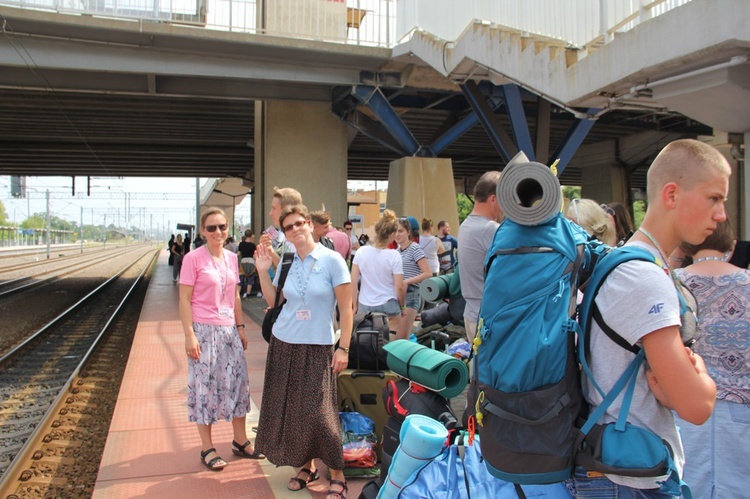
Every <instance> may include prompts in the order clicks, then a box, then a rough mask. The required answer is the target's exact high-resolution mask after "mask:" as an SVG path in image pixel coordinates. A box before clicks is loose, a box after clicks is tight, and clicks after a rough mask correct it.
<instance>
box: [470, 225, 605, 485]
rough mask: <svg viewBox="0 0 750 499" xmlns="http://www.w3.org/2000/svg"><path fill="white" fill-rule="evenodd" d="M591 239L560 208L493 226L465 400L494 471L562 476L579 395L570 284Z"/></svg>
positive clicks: (529, 478)
mask: <svg viewBox="0 0 750 499" xmlns="http://www.w3.org/2000/svg"><path fill="white" fill-rule="evenodd" d="M597 243H598V242H597ZM597 243H589V236H588V234H587V233H586V232H585V231H584V230H583V229H582V228H581V227H579V226H578V225H576V224H574V223H572V222H570V221H569V220H567V219H565V218H563V217H562V215H560V214H559V213H558V214H557V215H555V216H554V217H552V218H551V220H549V221H547V222H546V223H544V224H541V225H535V226H527V225H521V224H518V223H515V222H514V221H512V220H505V222H503V224H502V225H501V226H500V227H499V228H498V230H497V232H496V233H495V237H494V240H493V242H492V245H491V246H490V250H489V251H488V253H487V258H486V260H485V281H484V295H483V298H482V306H481V310H480V314H479V321H478V325H477V338H476V339H475V343H474V344H475V356H474V385H473V387H472V390H473V391H474V393H470V394H469V400H470V401H472V402H473V403H474V404H475V406H474V407H473V409H474V412H475V414H476V419H477V424H478V425H479V426H480V427H479V433H480V434H481V436H482V455H483V456H484V458H485V463H486V465H487V468H488V470H489V471H490V473H491V474H492V475H493V476H495V477H497V478H500V479H502V480H505V481H508V482H511V483H516V484H542V483H554V482H560V481H562V480H565V479H566V478H569V477H570V476H571V472H572V469H573V465H574V455H575V445H576V440H577V436H578V432H577V430H576V428H575V423H576V420H577V419H578V418H579V416H580V413H581V406H582V400H583V398H582V394H581V388H580V370H579V367H578V362H577V358H576V349H575V336H576V335H575V332H576V331H577V329H578V325H577V323H576V321H575V313H576V293H577V287H578V278H579V275H580V272H581V270H582V269H584V268H588V267H590V266H591V265H592V255H595V254H596V247H600V246H599V245H598V244H597ZM469 409H472V408H471V407H470V408H469Z"/></svg>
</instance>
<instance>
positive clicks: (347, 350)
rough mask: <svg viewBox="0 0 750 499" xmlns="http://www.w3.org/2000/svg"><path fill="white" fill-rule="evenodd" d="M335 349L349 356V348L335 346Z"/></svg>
mask: <svg viewBox="0 0 750 499" xmlns="http://www.w3.org/2000/svg"><path fill="white" fill-rule="evenodd" d="M336 348H338V349H339V350H343V351H344V353H345V354H347V355H348V354H349V348H344V347H342V346H341V345H339V346H337V347H336Z"/></svg>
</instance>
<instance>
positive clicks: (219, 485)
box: [93, 250, 367, 499]
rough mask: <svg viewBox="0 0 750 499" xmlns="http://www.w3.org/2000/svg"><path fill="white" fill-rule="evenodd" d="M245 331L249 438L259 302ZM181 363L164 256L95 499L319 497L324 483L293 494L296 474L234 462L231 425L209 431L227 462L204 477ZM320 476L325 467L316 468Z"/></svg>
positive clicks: (357, 482) (353, 491)
mask: <svg viewBox="0 0 750 499" xmlns="http://www.w3.org/2000/svg"><path fill="white" fill-rule="evenodd" d="M242 305H243V310H244V311H245V315H246V316H245V317H244V322H245V323H246V324H247V336H248V348H247V351H246V353H245V357H246V358H247V364H248V369H249V372H250V398H251V412H250V413H249V414H248V417H247V426H248V435H249V436H250V438H251V440H252V439H253V438H254V435H255V434H254V433H253V432H252V431H250V428H251V427H252V426H256V425H257V421H258V415H259V405H260V402H261V394H262V390H263V375H264V372H265V361H266V352H267V345H266V342H265V341H263V338H262V337H261V333H260V326H259V325H258V323H257V322H256V320H258V319H260V318H262V316H263V311H262V309H263V307H264V306H265V301H264V300H263V299H261V298H249V299H247V300H243V302H242ZM186 382H187V362H186V359H185V354H184V340H183V334H182V327H181V325H180V319H179V313H178V286H177V285H174V284H173V283H172V268H171V267H169V266H168V265H167V252H166V251H165V250H164V251H162V254H161V255H160V257H159V260H158V263H157V266H156V269H155V271H154V274H153V276H152V278H151V283H150V285H149V289H148V293H147V295H146V299H145V301H144V304H143V309H142V311H141V315H140V319H139V322H138V326H137V329H136V332H135V338H134V340H133V347H132V350H131V353H130V358H129V360H128V365H127V368H126V370H125V375H124V379H123V382H122V386H121V387H120V393H119V396H118V400H117V405H116V407H115V412H114V415H113V418H112V424H111V426H110V428H109V435H108V437H107V444H106V446H105V449H104V455H103V457H102V461H101V465H100V468H99V475H98V477H97V482H96V486H95V489H94V493H93V498H94V499H125V498H128V499H131V498H162V497H179V498H180V499H193V498H195V499H198V498H200V499H207V498H214V497H220V498H222V499H231V498H258V499H270V498H295V499H304V498H306V497H313V498H323V497H325V495H326V492H327V490H328V481H327V480H318V481H316V482H314V483H311V484H310V486H309V488H307V489H303V490H301V491H296V492H292V491H289V490H287V488H286V484H287V482H288V480H289V478H290V477H292V476H293V475H294V472H295V470H293V469H292V468H289V467H280V468H277V467H276V466H274V465H273V464H271V463H269V462H268V461H266V460H263V461H254V460H249V459H242V458H239V457H236V456H234V455H233V454H232V452H231V442H232V430H231V423H229V422H220V423H219V424H218V425H216V427H215V428H214V430H213V433H214V444H215V446H216V448H217V450H218V452H219V454H220V455H221V456H222V458H224V460H225V461H226V462H227V466H226V467H225V468H224V469H223V470H222V471H220V472H214V471H209V470H208V469H206V468H205V467H204V466H203V464H201V462H200V459H199V454H200V450H201V448H200V439H199V437H198V432H197V430H196V428H195V424H194V423H190V422H188V419H187V406H186ZM318 468H319V469H320V470H321V472H323V476H325V473H324V472H325V465H323V464H322V463H318ZM366 482H367V479H350V480H349V493H348V497H350V498H356V497H357V496H359V493H360V491H361V489H362V487H363V486H364V484H365V483H366Z"/></svg>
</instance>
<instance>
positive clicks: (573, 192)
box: [563, 185, 581, 199]
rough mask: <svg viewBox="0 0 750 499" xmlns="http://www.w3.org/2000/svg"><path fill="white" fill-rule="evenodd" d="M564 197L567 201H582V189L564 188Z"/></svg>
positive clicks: (576, 187)
mask: <svg viewBox="0 0 750 499" xmlns="http://www.w3.org/2000/svg"><path fill="white" fill-rule="evenodd" d="M563 197H564V198H567V199H581V188H580V187H578V186H575V185H566V186H563Z"/></svg>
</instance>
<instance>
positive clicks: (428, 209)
mask: <svg viewBox="0 0 750 499" xmlns="http://www.w3.org/2000/svg"><path fill="white" fill-rule="evenodd" d="M386 207H387V208H388V209H390V210H393V211H395V212H396V215H398V216H399V217H402V216H412V217H415V218H416V219H417V220H419V222H420V224H421V223H422V218H430V219H432V222H433V223H434V224H435V231H436V233H437V224H438V222H439V221H440V220H445V221H447V222H448V223H449V224H450V225H451V227H452V228H454V230H453V233H454V235H455V234H456V233H457V232H458V206H457V205H456V188H455V185H454V183H453V164H452V162H451V160H450V159H446V158H414V157H408V158H401V159H397V160H396V161H392V162H391V166H390V171H389V173H388V200H387V202H386Z"/></svg>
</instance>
